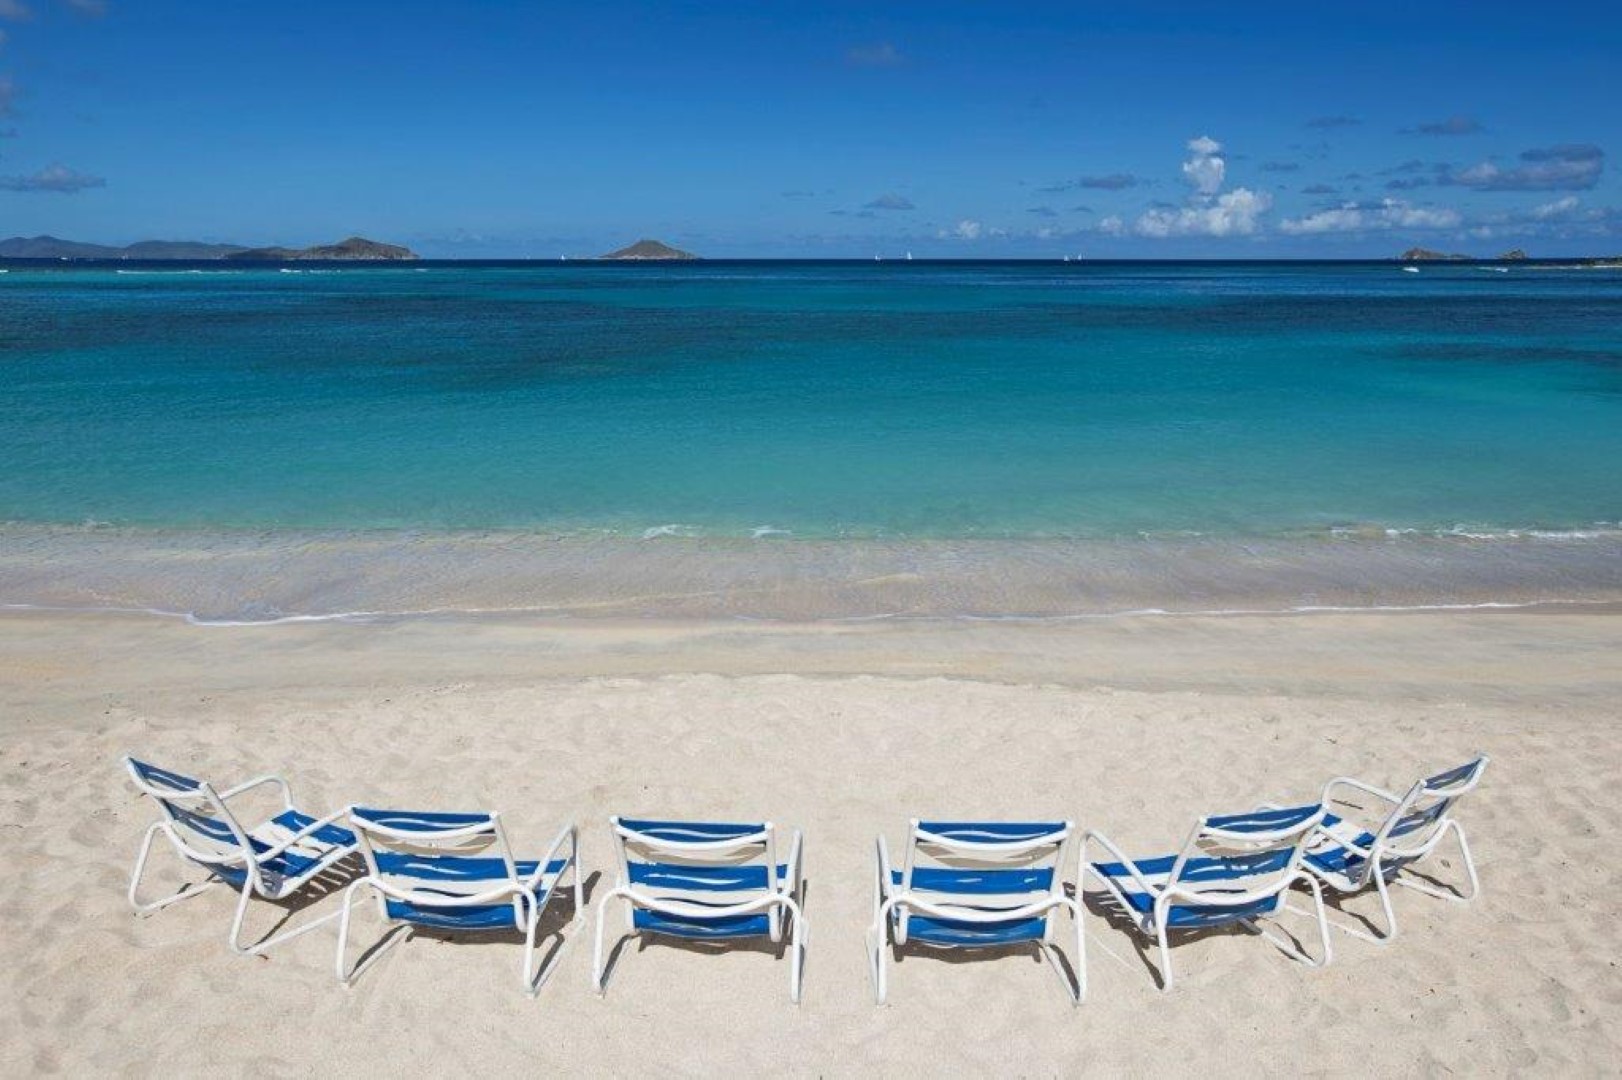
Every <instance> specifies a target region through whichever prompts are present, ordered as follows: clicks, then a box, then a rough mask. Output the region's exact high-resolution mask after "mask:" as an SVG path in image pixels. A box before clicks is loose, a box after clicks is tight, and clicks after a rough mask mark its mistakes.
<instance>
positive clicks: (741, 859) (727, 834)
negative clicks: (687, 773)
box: [591, 817, 809, 1004]
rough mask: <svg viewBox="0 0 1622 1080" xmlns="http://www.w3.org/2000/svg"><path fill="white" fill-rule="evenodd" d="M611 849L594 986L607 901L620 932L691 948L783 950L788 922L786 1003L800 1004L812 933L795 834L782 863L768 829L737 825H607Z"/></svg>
mask: <svg viewBox="0 0 1622 1080" xmlns="http://www.w3.org/2000/svg"><path fill="white" fill-rule="evenodd" d="M608 820H609V825H610V826H611V827H612V829H613V831H614V838H615V842H616V844H617V847H618V856H619V871H618V879H617V880H616V881H615V883H614V887H613V888H612V889H610V890H609V891H608V893H607V894H606V895H605V896H604V897H603V902H602V903H601V904H599V905H598V907H597V944H596V950H595V952H594V954H593V958H592V968H591V981H592V986H593V987H594V988H595V989H596V991H597V992H598V993H599V994H601V993H604V991H605V986H606V976H607V971H606V967H605V965H606V959H607V958H606V957H605V956H604V954H603V930H604V926H605V924H606V921H607V916H608V906H609V905H608V902H609V901H611V900H621V901H624V903H625V914H626V930H627V932H628V933H632V934H640V935H656V936H663V937H670V938H678V939H685V940H688V941H737V940H750V939H754V940H765V941H770V942H772V943H773V944H780V943H781V942H782V940H783V932H784V929H785V927H784V922H785V920H786V921H788V922H789V923H790V924H791V925H790V927H789V932H790V941H789V997H790V999H791V1000H792V1001H793V1002H794V1003H795V1004H799V1001H800V981H801V973H802V971H803V967H804V962H805V944H806V938H807V935H808V934H809V927H808V926H807V923H806V919H805V914H804V911H803V907H802V906H803V903H804V895H803V892H802V890H801V873H802V869H803V868H802V866H801V862H800V833H799V830H797V829H796V830H794V831H793V832H792V833H791V834H790V836H789V844H788V859H787V861H785V862H781V863H780V862H778V861H777V857H778V855H777V853H778V851H779V850H780V845H779V842H778V830H777V829H776V827H775V826H773V825H772V823H771V822H769V821H768V822H766V823H765V824H761V825H735V824H726V823H721V822H700V821H649V820H644V819H633V818H620V817H612V818H609V819H608Z"/></svg>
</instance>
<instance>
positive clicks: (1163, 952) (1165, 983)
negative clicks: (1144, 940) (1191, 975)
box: [1155, 920, 1172, 994]
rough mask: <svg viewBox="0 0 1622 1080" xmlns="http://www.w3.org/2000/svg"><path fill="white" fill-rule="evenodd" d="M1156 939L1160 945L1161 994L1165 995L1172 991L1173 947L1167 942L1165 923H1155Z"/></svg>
mask: <svg viewBox="0 0 1622 1080" xmlns="http://www.w3.org/2000/svg"><path fill="white" fill-rule="evenodd" d="M1155 939H1156V940H1157V941H1158V942H1159V944H1160V992H1161V993H1163V994H1165V993H1169V992H1170V991H1171V984H1172V973H1171V947H1170V946H1169V945H1168V944H1167V942H1166V924H1165V923H1164V922H1163V921H1158V920H1157V921H1156V923H1155Z"/></svg>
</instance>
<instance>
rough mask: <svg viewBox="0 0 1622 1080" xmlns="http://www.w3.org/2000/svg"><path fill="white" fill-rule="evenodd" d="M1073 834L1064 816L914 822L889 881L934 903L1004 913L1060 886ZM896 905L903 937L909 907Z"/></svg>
mask: <svg viewBox="0 0 1622 1080" xmlns="http://www.w3.org/2000/svg"><path fill="white" fill-rule="evenodd" d="M1074 832H1075V826H1074V824H1073V823H1072V822H1069V821H1048V822H1020V821H917V820H914V821H913V822H912V824H911V829H910V831H909V835H908V842H907V852H906V859H905V860H904V861H903V863H902V865H901V866H900V867H899V871H900V874H901V880H900V882H898V883H897V885H898V887H899V888H900V889H901V890H902V891H903V892H910V893H912V894H913V895H915V896H917V897H919V898H920V899H923V900H926V901H928V902H929V903H931V904H934V905H936V906H941V907H960V908H972V909H976V910H977V911H978V912H979V913H982V914H983V913H985V912H990V911H1012V910H1015V909H1017V908H1020V907H1023V906H1025V905H1027V904H1031V903H1035V902H1036V901H1038V900H1043V899H1046V898H1048V897H1051V896H1056V895H1058V894H1059V893H1061V892H1062V891H1063V889H1064V881H1063V873H1062V872H1061V871H1062V868H1063V866H1064V864H1065V858H1066V854H1067V852H1068V851H1069V848H1070V843H1071V838H1072V836H1073V834H1074ZM897 910H898V912H899V916H898V917H899V919H900V920H901V924H902V925H901V934H902V935H903V937H904V936H905V933H906V924H907V923H908V922H909V921H910V920H911V912H910V911H909V910H908V909H907V907H906V906H905V905H901V906H900V907H899V908H898V909H897ZM1050 917H1051V915H1050V913H1044V914H1043V915H1042V916H1041V918H1043V919H1046V918H1050Z"/></svg>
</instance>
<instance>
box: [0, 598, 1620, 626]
mask: <svg viewBox="0 0 1622 1080" xmlns="http://www.w3.org/2000/svg"><path fill="white" fill-rule="evenodd" d="M1606 604H1607V602H1606V601H1603V600H1573V599H1564V598H1546V599H1539V600H1525V601H1504V600H1485V601H1481V602H1477V603H1434V604H1296V605H1291V606H1288V607H1255V608H1238V607H1236V608H1162V607H1144V608H1118V609H1115V610H1112V611H1077V612H1065V613H1060V614H1053V615H1033V614H1018V613H1011V614H983V613H971V612H948V613H940V614H933V613H927V614H914V613H907V612H899V611H881V612H871V613H864V614H860V615H831V616H822V617H812V618H806V619H797V618H789V619H779V618H774V617H771V616H760V615H729V616H724V617H723V618H725V619H728V620H731V621H735V622H748V623H775V622H806V623H867V622H970V623H1066V622H1091V621H1108V620H1114V619H1143V618H1156V619H1161V618H1163V619H1195V618H1208V619H1209V618H1242V617H1253V616H1268V615H1271V616H1278V615H1392V614H1423V613H1426V612H1437V613H1446V612H1468V611H1524V610H1528V609H1531V608H1568V609H1569V608H1587V607H1596V606H1605V605H1606ZM0 611H10V612H37V613H41V614H51V615H130V616H146V617H152V618H160V619H174V620H177V621H179V622H183V623H185V624H186V625H188V626H195V627H199V628H204V629H211V630H213V629H224V630H230V629H251V628H256V627H273V626H294V625H299V624H306V623H308V624H319V623H349V624H356V625H364V624H368V623H382V622H399V621H405V620H411V619H467V618H484V617H497V618H513V617H520V616H528V617H534V618H551V619H568V618H570V617H571V616H572V615H573V614H574V613H573V612H572V611H571V610H570V609H569V608H567V607H511V608H479V607H467V608H463V607H438V608H414V609H411V608H408V609H400V610H394V611H334V612H326V613H321V614H297V615H282V614H277V615H262V616H245V615H244V616H208V615H199V614H197V613H196V612H191V611H175V610H170V609H167V608H154V607H117V606H110V605H83V606H78V605H71V604H18V603H9V604H0Z"/></svg>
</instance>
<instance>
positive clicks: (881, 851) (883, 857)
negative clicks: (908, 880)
mask: <svg viewBox="0 0 1622 1080" xmlns="http://www.w3.org/2000/svg"><path fill="white" fill-rule="evenodd" d="M876 857H877V859H878V863H879V895H881V896H889V895H890V892H891V891H892V890H893V889H894V888H895V875H894V874H893V873H891V872H890V845H889V844H887V843H885V840H884V837H883V836H880V837H879V840H878V845H877V856H876Z"/></svg>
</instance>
